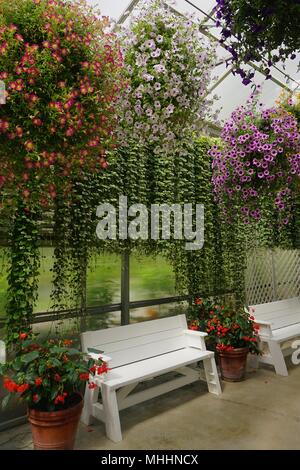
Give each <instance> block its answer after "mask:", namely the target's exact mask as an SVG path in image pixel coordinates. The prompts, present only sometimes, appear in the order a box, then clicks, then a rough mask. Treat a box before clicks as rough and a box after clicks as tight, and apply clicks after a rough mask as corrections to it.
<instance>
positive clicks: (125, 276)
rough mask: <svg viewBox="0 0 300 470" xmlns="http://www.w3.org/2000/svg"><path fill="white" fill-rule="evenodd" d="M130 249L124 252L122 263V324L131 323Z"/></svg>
mask: <svg viewBox="0 0 300 470" xmlns="http://www.w3.org/2000/svg"><path fill="white" fill-rule="evenodd" d="M129 302H130V298H129V251H127V250H126V251H124V253H123V254H122V265H121V325H129V323H130V308H129Z"/></svg>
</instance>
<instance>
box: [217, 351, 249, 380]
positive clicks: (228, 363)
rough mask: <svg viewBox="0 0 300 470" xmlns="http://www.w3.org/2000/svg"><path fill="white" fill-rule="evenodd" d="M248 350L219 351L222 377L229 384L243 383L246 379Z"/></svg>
mask: <svg viewBox="0 0 300 470" xmlns="http://www.w3.org/2000/svg"><path fill="white" fill-rule="evenodd" d="M248 352H249V349H248V348H236V349H233V350H231V351H219V352H218V356H219V365H220V370H221V377H222V379H223V380H225V381H227V382H241V381H242V380H244V379H245V373H246V363H247V355H248Z"/></svg>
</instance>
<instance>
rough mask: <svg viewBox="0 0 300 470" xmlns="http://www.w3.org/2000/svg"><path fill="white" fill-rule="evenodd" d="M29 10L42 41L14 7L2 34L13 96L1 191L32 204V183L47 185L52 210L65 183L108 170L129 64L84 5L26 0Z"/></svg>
mask: <svg viewBox="0 0 300 470" xmlns="http://www.w3.org/2000/svg"><path fill="white" fill-rule="evenodd" d="M25 7H27V8H28V9H29V8H31V9H32V12H33V13H34V14H32V17H31V20H30V21H31V22H32V24H31V25H30V28H31V29H30V30H32V31H35V30H36V28H38V29H39V35H35V34H33V33H32V35H30V36H29V35H28V24H27V23H26V21H23V18H22V15H21V13H20V12H17V13H16V12H15V11H14V10H13V7H12V10H13V11H12V12H11V17H10V18H9V19H8V18H7V17H4V19H3V22H2V24H3V26H2V27H1V28H0V70H1V72H0V80H2V81H4V83H5V89H6V104H5V106H1V107H0V156H1V163H0V187H2V186H4V185H6V184H9V183H11V182H13V184H14V188H18V189H20V192H21V193H23V195H24V194H26V196H24V197H26V198H28V197H29V195H31V194H33V191H31V188H30V185H31V182H32V181H33V182H35V181H36V180H37V179H39V181H40V184H39V185H38V187H39V191H40V193H41V196H39V197H40V201H43V203H44V202H45V201H46V199H47V198H48V199H49V202H50V201H51V199H54V198H55V196H56V193H57V191H56V190H55V184H56V181H57V179H59V180H60V181H61V178H62V177H68V176H69V175H70V174H71V173H72V174H74V172H77V174H78V175H79V176H80V175H81V174H82V173H83V171H93V172H97V171H101V169H102V168H106V166H107V162H106V158H105V155H106V152H107V150H108V149H110V148H112V147H114V145H115V143H114V136H113V134H114V128H115V126H116V113H115V110H114V106H115V102H116V100H117V98H118V96H119V94H120V92H121V90H122V88H123V77H122V67H123V59H122V54H121V52H120V47H119V42H118V40H117V38H116V36H115V35H114V34H113V33H111V32H108V31H106V26H108V20H107V19H104V18H101V19H99V18H97V17H96V16H95V12H94V13H93V10H92V9H91V8H90V7H89V6H87V5H86V4H85V3H84V1H81V2H74V3H73V2H69V1H68V0H44V1H40V0H24V2H23V3H22V6H20V7H18V8H20V9H21V8H25ZM35 9H38V12H36V11H35ZM14 15H15V16H14ZM12 20H14V22H15V24H9V22H10V21H12ZM29 38H30V39H29ZM27 41H28V42H27ZM49 167H51V171H49ZM24 174H26V178H24ZM49 184H52V185H53V186H54V189H53V190H50V191H49V190H48V188H49ZM66 185H68V182H67V181H66ZM43 186H44V189H45V191H46V192H45V191H44V189H43ZM68 190H69V188H68ZM24 191H25V192H24ZM43 191H44V193H43ZM42 193H43V194H42Z"/></svg>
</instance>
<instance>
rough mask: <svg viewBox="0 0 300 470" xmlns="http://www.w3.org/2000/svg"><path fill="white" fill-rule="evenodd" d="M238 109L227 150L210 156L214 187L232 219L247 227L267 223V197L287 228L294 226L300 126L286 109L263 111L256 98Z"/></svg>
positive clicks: (226, 131)
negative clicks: (263, 219)
mask: <svg viewBox="0 0 300 470" xmlns="http://www.w3.org/2000/svg"><path fill="white" fill-rule="evenodd" d="M251 98H252V99H250V100H248V105H247V106H242V107H240V108H238V109H236V110H235V111H234V112H233V114H232V116H231V118H230V119H229V121H228V122H227V123H226V124H225V126H224V128H223V131H222V144H221V145H220V146H214V147H213V148H212V149H211V150H210V155H211V156H212V157H213V186H214V191H215V194H216V199H217V201H218V203H219V204H220V205H221V206H222V207H223V209H224V212H225V213H226V214H227V215H228V217H229V218H230V217H232V216H234V215H236V214H237V212H236V211H237V210H238V211H239V213H240V214H241V216H242V219H243V220H244V222H245V223H250V222H251V221H253V220H254V221H258V220H259V219H260V218H261V202H262V197H263V196H267V197H269V198H271V199H272V201H273V205H274V210H275V211H278V215H279V220H280V222H281V223H282V224H287V223H288V222H289V214H290V210H291V205H292V201H293V189H292V188H293V182H294V181H296V180H297V179H299V176H300V132H299V130H298V128H297V120H296V119H295V117H294V116H293V115H291V114H290V113H288V112H287V111H286V110H284V109H283V108H281V107H277V108H276V107H273V108H270V109H265V110H264V109H258V107H257V100H256V99H255V98H254V97H253V96H252V97H251Z"/></svg>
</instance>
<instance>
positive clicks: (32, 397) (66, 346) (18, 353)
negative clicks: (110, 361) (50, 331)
mask: <svg viewBox="0 0 300 470" xmlns="http://www.w3.org/2000/svg"><path fill="white" fill-rule="evenodd" d="M107 370H108V369H107V366H106V363H104V362H103V361H102V359H101V358H100V357H99V359H97V360H93V359H89V360H88V359H87V357H86V355H85V354H83V353H81V352H80V351H79V350H77V349H75V348H73V347H72V341H71V340H53V339H48V340H45V341H43V340H39V338H37V337H36V336H35V335H28V334H27V333H25V332H22V333H20V334H19V336H18V341H17V342H16V344H15V357H14V358H13V359H12V360H11V361H10V362H7V363H6V364H4V365H1V366H0V374H2V375H4V377H5V378H4V387H5V388H6V390H7V391H8V392H9V393H10V395H7V396H6V397H5V398H4V400H3V403H2V406H6V404H7V402H8V400H9V398H10V396H12V395H13V394H19V396H20V398H21V399H22V400H24V401H25V402H27V404H28V406H29V407H30V408H35V409H38V410H41V411H54V410H55V411H56V410H60V409H64V408H67V407H68V406H70V405H71V404H72V402H73V400H74V395H76V394H78V393H81V392H82V388H83V385H84V384H85V383H89V380H90V376H91V377H93V376H94V375H96V374H98V375H100V374H102V373H105V372H107ZM89 384H90V385H89V386H90V387H91V388H93V387H94V383H93V382H92V381H91V382H90V383H89Z"/></svg>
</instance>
